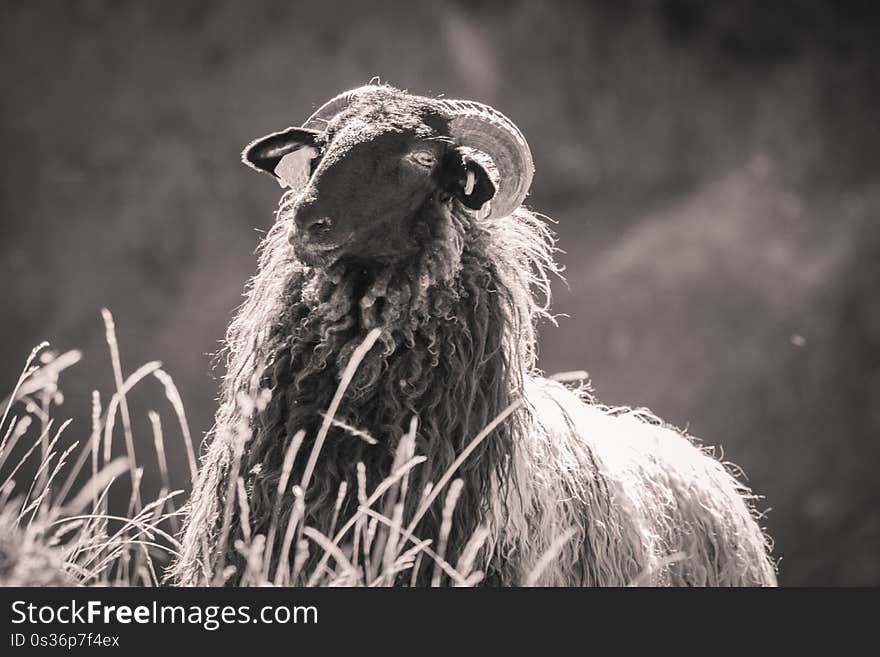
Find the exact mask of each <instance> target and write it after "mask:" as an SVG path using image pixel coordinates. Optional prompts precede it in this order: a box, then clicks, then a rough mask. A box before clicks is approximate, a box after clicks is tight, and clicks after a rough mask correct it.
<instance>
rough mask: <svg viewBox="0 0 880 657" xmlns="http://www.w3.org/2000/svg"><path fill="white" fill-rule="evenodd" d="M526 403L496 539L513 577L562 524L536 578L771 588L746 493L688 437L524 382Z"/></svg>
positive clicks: (771, 573) (560, 389) (642, 415)
mask: <svg viewBox="0 0 880 657" xmlns="http://www.w3.org/2000/svg"><path fill="white" fill-rule="evenodd" d="M526 398H527V401H528V406H529V410H530V414H531V417H532V425H533V427H534V430H533V431H531V432H529V434H528V437H527V438H526V439H525V441H524V442H525V444H523V445H522V446H521V450H520V453H519V454H518V457H517V458H516V459H515V461H516V462H515V465H514V468H513V471H512V476H513V478H514V479H515V480H516V481H517V486H516V487H515V488H516V489H517V490H518V492H519V495H513V494H509V495H508V498H507V499H508V510H507V514H508V523H507V524H508V530H507V532H508V533H509V534H510V537H508V538H506V539H505V540H504V541H503V542H502V545H503V546H506V549H507V552H508V553H513V552H517V553H518V555H519V561H520V564H521V566H520V568H521V571H522V572H523V573H526V572H528V571H529V569H530V568H534V567H535V566H536V565H538V563H539V562H540V554H539V552H540V551H541V550H544V551H546V550H547V549H550V548H553V547H554V545H553V537H557V536H560V535H561V534H562V533H563V532H565V531H566V529H571V531H573V532H574V535H573V537H572V538H571V539H570V541H568V543H567V544H566V545H565V546H563V547H562V548H561V549H560V548H559V546H558V545H557V546H555V547H556V549H557V550H559V556H558V558H557V559H556V560H555V561H554V563H553V564H552V565H550V566H546V565H545V566H544V568H543V575H542V576H541V578H539V579H538V581H539V583H542V584H559V585H562V584H568V585H571V584H575V583H580V584H585V585H612V586H621V585H627V584H653V585H744V586H748V585H775V584H776V576H775V569H774V567H773V564H772V562H771V561H770V559H769V557H768V550H769V545H768V540H767V537H766V536H765V534H764V532H763V531H762V529H761V528H760V526H759V524H758V522H757V519H756V514H755V513H754V510H753V508H752V497H751V494H750V492H749V490H748V489H747V488H746V487H745V486H744V485H743V484H741V483H740V482H739V481H737V479H736V478H735V477H734V476H733V475H732V474H731V473H730V472H729V471H728V469H727V468H726V467H725V466H724V465H723V464H722V463H720V462H719V461H718V460H717V459H715V458H714V457H713V456H712V455H711V454H710V453H709V452H708V451H707V450H705V449H702V448H700V447H699V446H697V445H696V444H695V443H694V442H693V439H691V438H689V437H687V436H686V435H684V434H683V433H681V432H679V431H677V430H675V429H674V428H672V427H669V426H668V425H665V424H663V423H662V422H661V421H660V420H658V419H657V418H655V417H653V416H652V415H650V414H649V413H647V412H646V411H635V410H630V409H610V408H607V407H603V406H600V405H598V404H595V403H593V402H591V401H590V400H589V399H588V397H587V396H586V395H581V394H579V393H578V392H575V391H572V390H569V389H568V388H566V387H564V386H563V385H561V384H559V383H556V382H552V381H549V380H547V379H532V380H531V381H529V382H528V383H527V388H526ZM516 497H519V498H520V499H519V500H517V499H515V498H516ZM502 553H503V550H502Z"/></svg>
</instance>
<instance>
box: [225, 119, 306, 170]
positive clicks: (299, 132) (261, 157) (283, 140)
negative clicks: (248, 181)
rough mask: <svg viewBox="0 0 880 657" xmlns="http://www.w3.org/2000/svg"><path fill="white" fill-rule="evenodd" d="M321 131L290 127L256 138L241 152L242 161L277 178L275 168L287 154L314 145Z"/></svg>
mask: <svg viewBox="0 0 880 657" xmlns="http://www.w3.org/2000/svg"><path fill="white" fill-rule="evenodd" d="M319 134H320V133H319V132H317V131H316V130H309V129H307V128H288V129H287V130H282V131H281V132H273V133H272V134H269V135H266V136H265V137H260V138H259V139H255V140H254V141H252V142H251V143H250V144H248V145H247V146H245V148H244V150H243V151H242V152H241V161H242V162H244V163H245V164H246V165H248V166H249V167H251V168H253V169H256V170H257V171H265V172H266V173H270V174H272V175H273V176H275V177H276V178H277V177H278V174H277V173H276V171H275V168H276V167H277V166H278V163H279V162H280V161H281V158H283V157H284V156H285V155H287V154H289V153H294V152H296V151H298V150H300V149H302V148H306V147H309V148H311V147H314V145H315V142H316V140H317V137H318V135H319Z"/></svg>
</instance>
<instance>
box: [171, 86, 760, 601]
mask: <svg viewBox="0 0 880 657" xmlns="http://www.w3.org/2000/svg"><path fill="white" fill-rule="evenodd" d="M243 160H244V162H245V164H247V165H249V166H251V167H253V168H255V169H257V170H259V171H264V172H267V173H269V174H271V175H273V176H275V177H276V178H277V179H278V180H279V182H280V183H281V184H282V185H283V186H286V187H287V188H288V189H287V191H286V192H285V193H284V194H283V196H282V199H281V203H280V207H279V210H278V213H277V221H276V222H275V224H274V226H273V227H272V229H271V230H270V231H269V233H268V235H267V236H266V238H265V240H264V243H263V244H262V247H261V249H262V250H261V256H260V265H259V271H258V273H257V275H256V276H255V277H254V279H253V280H252V281H251V284H250V286H249V289H248V292H247V296H246V301H245V303H244V304H243V306H242V307H241V308H240V309H239V311H238V312H237V315H236V317H235V318H234V320H233V322H232V324H231V326H230V328H229V331H228V334H227V340H226V349H227V356H228V358H227V366H228V370H227V373H226V376H225V380H224V383H223V389H222V400H221V407H220V409H219V411H218V414H217V418H216V426H215V428H214V430H213V432H212V435H211V436H210V442H209V443H208V447H207V451H206V454H205V456H204V458H203V464H202V469H201V474H200V477H199V481H198V482H197V485H196V487H195V490H194V493H193V496H192V499H191V502H190V505H189V508H188V520H187V526H186V529H185V534H184V536H183V541H182V542H183V555H182V557H181V558H180V560H179V561H178V562H177V563H176V564H175V565H174V567H173V568H172V570H171V577H172V579H173V580H174V581H176V582H177V583H179V584H196V583H201V582H205V581H215V582H216V581H225V582H226V583H237V582H238V583H240V582H241V581H242V572H243V571H246V570H247V569H248V568H253V564H250V563H249V559H248V558H247V557H248V556H249V555H252V551H251V552H248V550H246V549H244V548H245V547H246V546H247V545H251V546H253V545H254V544H256V543H258V541H257V540H255V539H256V537H262V538H261V539H260V540H265V547H264V548H262V552H261V555H260V556H261V557H262V558H263V559H264V560H265V563H263V564H262V565H259V566H257V569H261V570H263V571H264V573H265V574H267V575H268V579H270V580H271V579H273V574H276V573H280V574H281V578H280V580H279V579H277V578H276V579H275V581H281V582H282V583H305V582H306V581H309V580H310V581H311V582H312V583H314V582H315V581H316V579H315V578H316V577H317V576H318V575H321V572H320V570H321V569H322V568H325V567H326V566H327V565H328V561H329V560H330V559H332V560H333V562H346V561H348V560H349V559H352V560H354V562H355V564H357V552H358V543H359V541H360V546H361V551H363V547H364V543H365V542H366V541H368V540H372V539H374V538H375V530H376V518H377V516H376V512H373V511H372V510H365V508H364V507H365V505H366V506H369V504H372V505H373V507H374V508H379V509H384V510H386V512H387V515H388V516H390V518H391V519H392V520H393V522H391V524H392V525H393V526H394V527H396V528H397V530H398V531H397V534H399V535H401V536H402V538H400V539H399V540H400V541H401V542H402V543H407V542H409V543H408V545H409V544H413V543H415V544H416V545H418V541H425V540H429V541H430V543H423V544H422V546H423V547H424V550H423V551H424V552H426V553H428V551H429V550H431V548H429V547H427V546H428V545H431V546H433V550H431V551H430V554H431V555H432V556H433V557H434V559H433V560H432V559H427V558H426V559H422V558H421V556H424V555H420V556H419V558H417V559H415V560H414V563H413V559H410V560H409V561H407V560H403V561H402V562H401V564H402V565H401V570H402V572H400V573H399V575H398V576H397V577H394V578H392V581H393V582H394V583H398V584H402V583H411V584H417V585H425V584H432V583H433V584H447V583H461V581H459V580H458V579H456V571H455V570H454V569H451V568H444V569H443V570H438V569H437V568H436V567H435V566H434V562H442V563H443V564H446V565H449V564H461V563H462V562H463V561H464V562H465V563H466V565H468V566H469V568H468V569H467V570H468V571H470V572H474V573H478V574H479V576H477V577H475V578H473V579H471V580H469V581H471V582H475V581H480V582H481V583H483V584H487V585H504V586H509V585H522V584H539V585H561V586H583V585H618V586H619V585H628V584H634V583H643V584H650V585H774V584H775V583H776V577H775V568H774V564H773V562H772V560H771V559H770V557H769V541H768V539H767V537H766V535H765V534H764V532H763V531H762V529H761V527H760V526H759V524H758V522H757V520H756V517H757V516H756V513H755V511H754V509H753V507H752V502H751V496H750V494H749V491H748V490H747V489H745V488H744V487H743V486H742V485H741V484H740V483H739V482H738V481H737V480H736V479H735V478H734V477H733V476H732V475H731V474H730V473H729V472H728V470H727V469H726V468H725V466H724V465H723V464H722V463H720V462H719V461H717V460H716V459H715V458H713V457H712V456H711V455H710V454H709V453H707V452H706V451H705V450H703V449H701V448H700V447H698V446H696V445H695V444H694V443H693V442H692V441H691V439H690V438H689V437H687V436H686V435H684V434H682V433H681V432H679V431H677V430H675V429H673V428H671V427H668V426H666V425H664V424H663V423H662V422H661V421H659V420H657V419H655V418H654V417H652V416H651V415H649V414H648V413H646V412H643V411H633V410H629V409H612V408H608V407H604V406H601V405H599V404H598V403H596V402H595V400H594V399H593V398H592V397H591V395H590V394H589V393H588V392H587V391H586V390H584V389H582V388H578V389H572V388H569V387H567V386H565V385H563V384H562V383H559V382H555V381H551V380H548V379H546V378H543V377H542V375H541V373H540V372H539V370H538V369H537V366H536V350H535V345H536V336H535V330H536V323H537V321H538V320H539V319H541V318H542V317H547V316H548V308H549V295H550V279H551V277H552V276H553V275H554V274H555V273H556V272H557V266H556V264H555V263H554V259H553V253H554V244H553V235H552V233H551V232H550V230H549V229H548V227H547V226H546V225H545V223H544V221H543V220H542V219H541V218H539V217H538V216H536V215H535V214H533V213H531V212H529V211H528V210H527V209H525V208H524V207H523V206H522V203H523V201H524V200H525V198H526V195H527V193H528V191H529V187H530V184H531V181H532V174H533V163H532V157H531V153H530V151H529V147H528V145H527V143H526V140H525V138H524V137H523V135H522V133H521V132H520V130H519V129H518V128H517V127H516V126H515V125H514V124H513V123H512V122H511V121H510V120H509V119H507V118H506V117H505V116H503V115H502V114H501V113H499V112H498V111H496V110H494V109H492V108H490V107H488V106H486V105H482V104H479V103H476V102H471V101H456V100H446V99H436V98H428V97H421V96H416V95H411V94H409V93H406V92H403V91H400V90H397V89H395V88H393V87H390V86H384V85H371V86H366V87H361V88H358V89H355V90H353V91H349V92H346V93H343V94H340V95H339V96H337V97H335V98H333V99H332V100H330V101H329V102H327V103H326V104H325V105H323V106H322V107H321V108H320V109H319V110H317V111H316V112H315V113H314V115H313V116H311V117H310V118H309V119H308V120H307V121H306V122H305V123H304V124H303V125H302V127H298V128H289V129H287V130H283V131H281V132H277V133H273V134H270V135H267V136H266V137H263V138H260V139H257V140H256V141H254V142H252V143H251V144H250V145H248V146H247V148H246V149H245V151H244V153H243ZM377 336H378V337H377ZM370 340H376V342H375V343H374V344H370ZM365 341H366V343H365ZM362 344H364V345H365V347H364V348H363V349H360V350H359V349H358V347H360V346H361V345H362ZM367 348H368V349H367ZM354 358H357V359H360V362H359V363H358V366H357V369H356V370H355V371H354V373H353V375H352V376H351V379H350V380H347V381H343V378H344V374H346V368H347V366H348V365H349V363H351V362H352V359H354ZM347 374H351V372H348V373H347ZM341 382H342V385H340V384H341ZM338 390H339V391H341V392H344V394H341V396H338V395H337V391H338ZM328 409H330V410H332V417H329V416H328V413H327V412H328ZM413 418H416V419H417V420H413ZM475 438H476V439H477V440H475ZM401 453H403V456H402V457H401ZM407 456H410V457H411V456H416V457H418V456H421V457H423V460H421V462H419V461H420V459H418V458H416V459H415V461H413V460H412V459H409V460H408V461H407V459H406V457H407ZM395 459H397V461H395ZM404 462H406V463H409V464H410V465H409V466H407V467H408V469H407V471H406V473H405V476H403V477H401V475H400V472H401V465H402V463H404ZM452 476H454V477H455V481H454V482H453V483H452V484H450V483H449V482H450V479H451V477H452ZM389 477H390V478H389ZM395 477H396V478H395ZM392 481H393V482H395V485H394V486H386V489H381V488H379V489H378V491H377V487H378V486H380V485H382V482H392ZM294 484H296V485H294ZM444 487H445V488H446V490H442V491H441V488H444ZM382 490H385V493H384V495H381V496H380V497H379V498H377V499H376V500H369V499H366V498H367V497H368V496H369V495H370V494H371V493H372V492H373V491H377V494H379V493H381V492H382ZM407 491H409V492H410V494H408V495H407V494H406V492H407ZM412 491H416V493H415V494H413V493H412ZM237 492H238V494H236V493H237ZM441 493H442V494H441ZM236 497H237V498H238V499H237V500H236V499H234V498H236ZM374 502H375V503H374ZM367 503H369V504H367ZM367 511H371V512H372V515H368V514H366V512H367ZM291 518H293V520H291ZM355 520H356V521H355ZM365 520H369V521H370V522H364V521H365ZM291 522H293V523H295V524H296V523H298V528H297V530H296V537H293V542H292V543H291V539H292V537H291V535H290V532H288V531H284V528H285V527H290V525H291ZM384 522H385V523H386V524H387V522H388V518H385V520H384ZM347 527H348V528H351V529H350V530H348V534H347V535H345V531H342V532H340V531H339V530H340V528H341V529H343V530H345V529H346V528H347ZM303 528H308V529H306V530H303ZM406 529H409V530H411V531H410V532H409V533H407V532H406ZM302 531H305V532H306V535H307V536H309V537H310V538H314V539H315V541H317V542H318V543H312V544H311V547H312V549H311V550H308V544H309V541H307V540H306V539H305V538H303V534H302ZM334 533H336V534H337V535H336V536H335V538H334ZM322 536H323V537H327V538H326V540H322V539H321V537H322ZM388 540H392V539H391V537H389V538H388ZM328 542H330V543H333V545H331V546H329V548H332V555H331V554H330V553H327V552H325V551H324V549H315V548H319V547H321V546H323V547H324V548H327V547H328V545H327V543H328ZM319 544H320V545H319ZM386 546H387V544H386ZM337 548H338V549H337ZM416 551H418V550H416ZM438 552H439V553H440V554H438ZM379 555H380V556H381V552H379ZM440 557H443V558H442V559H441V558H440ZM224 566H225V567H226V570H228V571H229V572H226V571H224V572H220V571H221V570H222V569H223V568H224ZM229 566H234V568H229ZM349 566H351V564H349ZM373 566H375V564H373ZM368 567H369V564H367V563H365V564H364V568H368ZM407 567H408V570H407ZM316 569H317V571H316ZM352 569H354V570H357V568H355V567H352ZM374 569H375V568H374ZM450 571H452V572H450ZM316 572H317V575H316ZM358 572H360V571H358ZM218 573H219V574H218ZM355 581H364V580H363V579H362V578H361V579H360V580H358V578H357V577H353V578H351V579H349V580H348V582H349V583H353V582H355ZM389 583H390V582H389Z"/></svg>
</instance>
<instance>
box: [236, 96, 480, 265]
mask: <svg viewBox="0 0 880 657" xmlns="http://www.w3.org/2000/svg"><path fill="white" fill-rule="evenodd" d="M372 110H373V113H374V114H373V115H372V116H369V117H366V118H364V117H363V115H362V114H358V113H355V114H353V115H352V116H351V117H350V118H348V119H345V118H343V120H341V122H340V125H336V126H334V127H333V129H332V130H328V131H326V132H324V133H317V132H313V131H308V130H304V129H298V128H292V129H290V130H288V131H285V132H283V133H278V134H277V135H273V136H270V137H269V138H266V139H264V140H263V141H262V142H258V145H260V146H261V147H262V148H264V149H265V152H264V153H262V155H263V157H264V159H263V160H259V157H260V155H261V153H259V152H255V151H256V148H255V147H251V148H250V149H249V150H248V151H245V157H246V158H247V159H248V161H250V162H252V163H257V164H258V166H260V168H263V169H265V170H267V171H272V172H274V174H275V175H276V176H277V177H279V178H280V179H281V180H282V181H285V182H286V183H287V184H288V186H290V187H291V190H290V192H288V195H286V196H285V199H284V201H285V202H283V203H282V211H281V216H280V217H279V220H282V221H283V220H289V221H290V228H289V233H288V237H289V240H290V243H291V244H292V245H293V247H294V249H295V252H296V254H297V257H298V258H299V259H300V260H302V261H303V262H305V263H306V264H309V265H312V266H329V265H331V264H333V263H335V262H337V261H340V260H352V261H359V262H364V263H365V264H372V263H393V262H396V261H399V260H402V259H405V258H406V257H408V256H411V255H412V254H414V253H416V252H418V250H419V248H420V246H421V244H420V242H421V241H423V240H424V239H425V237H426V231H425V230H424V228H422V229H419V226H418V225H419V223H420V222H424V221H430V220H431V218H432V217H439V216H441V215H440V213H443V212H446V211H448V209H449V208H450V206H451V204H452V203H454V202H456V201H458V202H461V203H462V204H464V205H465V206H466V207H468V208H471V209H479V208H480V207H482V206H483V204H484V203H485V202H486V201H488V200H489V199H491V198H492V196H493V195H494V193H495V187H494V185H493V183H492V181H491V180H490V177H489V174H488V173H487V167H484V166H483V164H482V163H481V159H480V157H479V156H480V154H479V153H468V152H466V151H465V149H459V148H457V147H456V146H455V145H454V144H452V143H451V140H449V139H448V138H447V137H446V136H445V135H444V134H443V125H442V123H440V122H433V123H434V125H433V126H431V125H428V123H425V122H422V121H421V120H415V119H414V118H413V116H412V114H407V115H404V116H401V117H399V119H398V120H396V121H395V120H394V118H393V117H389V115H388V114H387V113H386V114H383V113H382V108H381V107H380V108H378V116H376V111H377V110H376V108H372ZM280 152H282V153H284V155H283V156H281V157H278V156H277V155H278V153H280ZM475 155H476V157H475ZM427 234H430V230H428V231H427Z"/></svg>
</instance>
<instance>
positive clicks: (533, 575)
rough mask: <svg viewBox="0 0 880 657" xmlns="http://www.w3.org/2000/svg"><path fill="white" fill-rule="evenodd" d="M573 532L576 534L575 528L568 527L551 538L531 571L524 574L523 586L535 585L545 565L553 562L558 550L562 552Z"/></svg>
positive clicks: (545, 567)
mask: <svg viewBox="0 0 880 657" xmlns="http://www.w3.org/2000/svg"><path fill="white" fill-rule="evenodd" d="M575 534H577V529H575V528H574V527H569V528H568V529H566V530H565V531H564V532H562V533H561V534H560V535H559V536H557V537H556V538H555V539H553V542H552V543H551V544H550V547H549V548H547V549H546V550H545V551H544V554H542V555H541V558H540V559H538V563H536V564H535V566H534V568H532V570H531V572H530V573H529V574H528V575H527V576H526V579H525V581H524V582H523V586H535V585H536V584H537V583H538V581H539V580H540V579H541V575H543V574H544V571H545V570H546V569H547V566H549V565H550V564H551V563H553V560H554V559H556V557H558V556H559V553H560V552H562V548H564V547H565V544H566V543H568V542H569V541H570V540H571V539H572V538H573V537H574V535H575Z"/></svg>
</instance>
